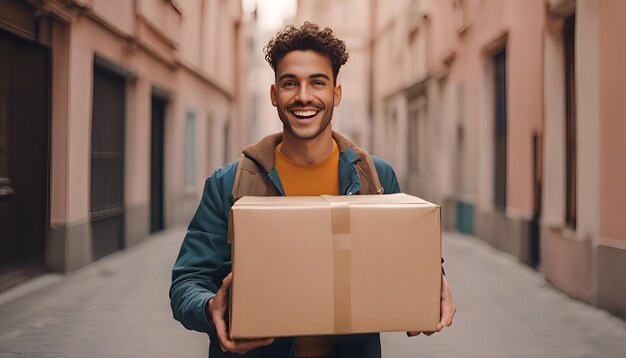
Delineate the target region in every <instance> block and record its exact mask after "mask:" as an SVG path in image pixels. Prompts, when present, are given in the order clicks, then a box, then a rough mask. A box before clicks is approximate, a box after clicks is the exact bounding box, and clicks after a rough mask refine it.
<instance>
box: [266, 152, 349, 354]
mask: <svg viewBox="0 0 626 358" xmlns="http://www.w3.org/2000/svg"><path fill="white" fill-rule="evenodd" d="M275 157H276V170H277V171H278V175H279V176H280V181H281V183H282V185H283V189H284V191H285V194H286V195H290V196H315V195H339V147H338V146H337V143H336V142H335V141H334V140H333V149H332V152H331V153H330V155H329V156H328V158H326V159H324V160H323V161H322V162H320V163H318V164H314V165H301V164H297V163H294V162H293V161H291V160H289V159H288V158H286V157H285V156H284V155H283V154H282V153H281V152H280V145H279V146H277V147H276V149H275ZM336 347H337V339H336V338H335V337H333V336H320V337H317V336H312V337H297V338H296V342H295V347H294V353H293V356H294V357H322V356H325V355H327V354H329V353H331V352H332V351H333V350H334V349H335V348H336Z"/></svg>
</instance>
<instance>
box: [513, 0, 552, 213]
mask: <svg viewBox="0 0 626 358" xmlns="http://www.w3.org/2000/svg"><path fill="white" fill-rule="evenodd" d="M507 5H508V8H507V12H508V14H507V15H509V16H507V18H508V20H509V24H510V29H511V30H510V36H509V48H508V53H507V61H508V66H509V68H508V80H509V84H510V85H509V86H508V88H509V93H508V106H509V128H508V131H509V137H508V140H509V142H508V150H509V152H508V193H507V197H508V198H507V202H508V206H509V207H511V208H514V209H517V210H521V211H522V212H525V213H530V212H531V211H532V208H533V195H532V193H533V184H532V172H533V167H532V164H533V158H532V152H533V151H532V135H533V132H534V131H539V132H540V131H541V126H542V122H543V30H544V27H545V25H544V22H545V5H544V3H543V1H541V0H533V1H509V2H507Z"/></svg>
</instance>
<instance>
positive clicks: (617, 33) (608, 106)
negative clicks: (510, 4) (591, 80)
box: [598, 0, 626, 241]
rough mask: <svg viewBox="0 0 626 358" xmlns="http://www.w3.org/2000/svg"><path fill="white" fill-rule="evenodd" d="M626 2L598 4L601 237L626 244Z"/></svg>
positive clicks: (618, 0) (608, 0)
mask: <svg viewBox="0 0 626 358" xmlns="http://www.w3.org/2000/svg"><path fill="white" fill-rule="evenodd" d="M624 14H626V1H622V0H603V1H599V2H598V17H599V19H600V21H598V24H599V36H600V213H601V214H600V235H601V236H602V237H603V238H608V239H613V240H621V241H626V225H625V224H624V217H623V216H624V204H625V203H626V190H625V189H624V185H625V183H626V157H625V154H626V144H624V143H625V141H624V135H625V134H626V120H624V116H625V113H626V101H624V91H625V90H626V88H625V84H626V70H625V69H624V61H625V60H626V41H624V38H623V34H624V33H626V24H625V23H624Z"/></svg>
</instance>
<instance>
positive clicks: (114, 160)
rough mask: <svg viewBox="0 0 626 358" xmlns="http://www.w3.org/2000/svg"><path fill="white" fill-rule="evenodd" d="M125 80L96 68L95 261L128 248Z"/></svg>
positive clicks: (93, 137) (93, 148) (93, 138)
mask: <svg viewBox="0 0 626 358" xmlns="http://www.w3.org/2000/svg"><path fill="white" fill-rule="evenodd" d="M125 99H126V81H125V78H124V77H122V76H120V75H117V74H115V73H113V72H110V71H108V70H105V69H103V68H101V67H99V66H95V67H94V81H93V114H92V134H91V230H92V249H93V258H94V260H97V259H99V258H102V257H103V256H106V255H108V254H110V253H112V252H114V251H116V250H119V249H121V248H122V247H124V125H125V113H126V104H125Z"/></svg>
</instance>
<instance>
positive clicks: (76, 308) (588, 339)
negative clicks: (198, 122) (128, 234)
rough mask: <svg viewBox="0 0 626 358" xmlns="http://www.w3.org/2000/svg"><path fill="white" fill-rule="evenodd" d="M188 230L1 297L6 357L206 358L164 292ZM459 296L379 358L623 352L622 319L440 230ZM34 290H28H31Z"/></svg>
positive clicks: (0, 336) (1, 351)
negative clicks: (452, 307) (449, 322)
mask: <svg viewBox="0 0 626 358" xmlns="http://www.w3.org/2000/svg"><path fill="white" fill-rule="evenodd" d="M183 234H184V231H183V230H182V229H180V228H177V229H172V230H167V231H165V232H163V233H161V234H158V235H155V236H152V237H151V238H150V239H149V240H146V241H145V242H143V243H141V244H138V245H136V246H134V247H132V248H130V249H127V250H123V251H119V252H116V253H114V254H112V255H110V256H107V257H105V258H103V259H102V260H100V261H98V262H96V263H94V264H93V265H89V266H86V267H84V268H83V269H80V270H78V271H76V272H74V273H70V274H68V275H66V276H61V275H52V274H51V275H46V276H42V277H40V278H38V279H35V280H32V281H30V282H29V283H27V284H25V285H22V286H18V287H17V288H16V289H13V290H9V291H7V292H5V293H3V294H2V295H0V357H2V358H12V357H30V358H36V357H42V358H44V357H45V358H56V357H81V358H90V357H205V356H206V354H207V339H206V338H205V335H204V334H201V333H197V332H191V331H187V330H185V329H184V328H183V327H182V326H181V325H180V324H179V323H178V322H176V321H175V320H174V319H173V318H172V317H171V313H170V309H169V302H168V297H167V291H168V287H169V275H170V269H171V265H172V263H173V261H174V259H175V256H176V254H177V250H178V247H179V244H180V240H181V239H182V236H183ZM444 255H445V258H446V270H447V275H448V278H449V281H450V283H451V285H452V289H453V294H454V296H455V299H456V301H457V304H458V312H457V315H456V317H455V322H454V324H453V326H452V327H451V328H448V329H446V330H444V331H443V332H442V333H439V334H436V335H433V336H431V337H425V336H418V337H416V338H412V339H409V338H407V337H406V335H405V334H403V333H385V334H383V335H382V343H383V356H384V357H389V358H396V357H397V358H399V357H547V356H550V357H603V358H610V357H615V358H617V357H624V355H625V354H626V324H625V323H624V321H622V320H620V319H618V318H616V317H614V316H611V315H610V314H608V313H606V312H605V311H602V310H600V309H597V308H594V307H592V306H590V305H587V304H585V303H582V302H580V301H577V300H573V299H570V298H569V297H568V296H566V295H565V294H563V293H561V292H560V291H558V290H556V289H554V288H553V287H552V286H550V285H549V284H548V283H546V282H545V280H544V279H543V278H542V277H541V276H540V275H539V274H537V273H536V272H534V271H532V270H531V269H529V268H528V267H526V266H524V265H522V264H520V263H518V261H517V259H515V258H514V257H513V256H510V255H508V254H505V253H503V252H501V251H499V250H496V249H493V248H492V247H490V246H488V245H487V244H485V243H483V242H482V241H480V240H477V239H475V238H473V237H471V236H462V235H459V234H454V233H445V234H444ZM29 291H30V292H29Z"/></svg>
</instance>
